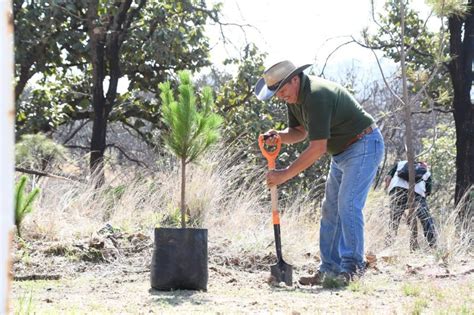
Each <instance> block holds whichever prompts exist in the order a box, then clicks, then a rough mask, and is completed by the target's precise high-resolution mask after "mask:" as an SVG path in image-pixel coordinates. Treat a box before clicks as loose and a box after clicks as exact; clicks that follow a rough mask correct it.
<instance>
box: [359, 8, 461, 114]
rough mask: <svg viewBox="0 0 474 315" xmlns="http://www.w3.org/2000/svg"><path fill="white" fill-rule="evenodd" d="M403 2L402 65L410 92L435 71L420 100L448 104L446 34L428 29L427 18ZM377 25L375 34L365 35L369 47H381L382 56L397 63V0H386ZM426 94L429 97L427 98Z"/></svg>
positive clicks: (422, 84)
mask: <svg viewBox="0 0 474 315" xmlns="http://www.w3.org/2000/svg"><path fill="white" fill-rule="evenodd" d="M404 3H405V36H404V41H405V42H404V43H403V44H404V45H405V47H406V55H405V64H406V66H407V76H408V81H409V86H408V88H409V92H410V93H412V94H413V95H414V94H416V93H417V92H418V91H420V89H421V88H422V87H423V86H424V84H426V83H427V81H428V79H429V78H430V76H431V74H432V73H433V72H434V71H437V74H436V75H435V77H434V78H433V79H432V81H431V83H430V84H429V86H428V87H427V89H426V90H427V92H426V94H423V97H422V99H421V102H422V104H423V105H425V106H426V105H428V103H429V102H428V100H429V99H430V98H431V99H432V100H433V101H434V102H433V103H434V105H435V106H440V107H446V106H450V104H451V101H452V88H451V85H450V82H449V80H448V79H447V76H446V75H447V72H448V68H447V62H448V61H449V58H448V45H449V41H448V34H447V32H444V33H440V32H435V31H431V30H430V29H429V28H428V26H427V23H426V21H424V20H422V19H421V18H420V16H419V14H418V12H417V11H415V10H413V9H411V7H410V1H409V0H404ZM379 21H380V22H379V28H378V29H377V33H376V34H374V35H367V34H366V40H367V43H368V44H369V46H370V47H372V48H374V49H380V50H382V51H383V52H384V54H385V57H387V58H389V59H392V60H393V61H394V62H396V63H399V62H400V45H401V44H402V43H401V39H400V38H401V36H400V35H401V34H400V22H401V17H400V4H399V0H389V1H386V3H385V5H384V10H383V11H382V13H381V14H379ZM426 96H428V97H426Z"/></svg>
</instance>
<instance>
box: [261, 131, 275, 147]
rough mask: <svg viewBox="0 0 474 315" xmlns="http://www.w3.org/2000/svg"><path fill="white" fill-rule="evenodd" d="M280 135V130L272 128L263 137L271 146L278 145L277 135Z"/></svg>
mask: <svg viewBox="0 0 474 315" xmlns="http://www.w3.org/2000/svg"><path fill="white" fill-rule="evenodd" d="M277 135H278V131H276V130H275V129H270V130H268V131H267V132H265V133H264V134H263V139H264V140H265V144H266V145H269V146H275V145H277V140H276V138H277V137H276V136H277Z"/></svg>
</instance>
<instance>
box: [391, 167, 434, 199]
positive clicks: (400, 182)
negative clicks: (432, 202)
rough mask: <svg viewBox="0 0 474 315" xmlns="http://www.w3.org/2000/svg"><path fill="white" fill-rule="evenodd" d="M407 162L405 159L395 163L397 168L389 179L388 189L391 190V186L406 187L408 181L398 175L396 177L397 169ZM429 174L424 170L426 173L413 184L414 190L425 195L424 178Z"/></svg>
mask: <svg viewBox="0 0 474 315" xmlns="http://www.w3.org/2000/svg"><path fill="white" fill-rule="evenodd" d="M405 163H407V161H400V162H398V163H397V170H396V171H395V174H394V175H393V177H392V179H391V180H390V185H389V186H388V191H392V189H393V188H395V187H401V188H405V189H408V186H409V184H408V182H407V181H406V180H404V179H402V178H400V177H398V171H399V170H401V169H402V168H403V166H404V165H405ZM430 176H431V173H430V172H429V171H426V173H425V174H424V175H423V177H422V178H421V179H422V180H420V181H419V182H418V183H416V184H415V192H416V193H417V194H418V195H420V196H422V197H426V194H425V192H426V180H427V179H428V178H429V177H430Z"/></svg>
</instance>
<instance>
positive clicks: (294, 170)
mask: <svg viewBox="0 0 474 315" xmlns="http://www.w3.org/2000/svg"><path fill="white" fill-rule="evenodd" d="M326 150H327V139H322V140H313V141H310V142H309V146H308V147H307V148H306V150H304V151H303V153H301V155H300V156H299V157H298V158H297V159H296V160H295V161H294V162H293V163H292V164H291V165H290V166H289V167H287V168H286V169H282V170H275V171H271V172H268V174H267V183H268V185H269V186H273V185H280V184H282V183H284V182H286V181H288V180H289V179H291V178H293V177H295V176H296V175H298V174H299V173H301V172H302V171H304V170H305V169H307V168H308V167H310V166H311V165H313V164H314V162H316V161H317V160H319V158H320V157H321V156H322V155H323V154H324V153H326Z"/></svg>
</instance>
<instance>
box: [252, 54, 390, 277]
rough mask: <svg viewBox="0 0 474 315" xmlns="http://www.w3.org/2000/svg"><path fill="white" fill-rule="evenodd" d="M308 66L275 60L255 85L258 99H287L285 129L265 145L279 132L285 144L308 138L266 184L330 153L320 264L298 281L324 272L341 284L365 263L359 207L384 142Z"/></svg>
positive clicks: (347, 99) (343, 93) (338, 89)
mask: <svg viewBox="0 0 474 315" xmlns="http://www.w3.org/2000/svg"><path fill="white" fill-rule="evenodd" d="M309 66H310V65H303V66H301V67H298V68H297V67H295V65H294V64H293V63H291V62H290V61H282V62H279V63H277V64H275V65H273V66H271V67H270V68H268V69H267V70H265V72H264V73H263V77H262V78H260V80H259V81H258V82H257V84H256V86H255V94H256V96H257V98H258V99H260V100H268V99H270V98H271V97H272V96H274V95H276V97H277V98H278V99H280V100H282V101H285V102H286V103H287V110H288V128H286V129H285V130H280V131H276V130H270V131H268V132H267V133H266V135H267V136H270V137H267V139H268V140H267V142H266V143H267V145H272V144H274V143H275V139H274V137H271V135H276V134H278V135H279V136H280V137H281V140H282V142H283V143H285V144H292V143H297V142H301V141H303V140H305V139H306V138H308V140H309V144H308V147H307V148H306V150H305V151H304V152H302V153H301V155H300V156H299V157H298V158H297V159H296V160H295V161H294V162H293V163H292V164H291V165H290V166H289V167H287V168H285V169H278V170H274V171H269V172H268V173H267V176H266V179H267V184H268V185H269V186H273V185H280V184H283V183H284V182H286V181H288V180H289V179H291V178H293V177H295V176H296V175H297V174H299V173H300V172H302V171H304V170H305V169H307V168H308V167H310V166H311V165H313V164H314V163H315V162H316V161H317V160H318V159H319V158H320V157H321V156H323V155H324V154H326V153H327V154H330V155H331V167H330V171H329V177H328V180H327V182H326V190H325V199H324V202H323V206H322V210H321V214H322V217H321V227H320V244H319V247H320V253H321V264H320V266H319V270H318V272H316V274H315V275H314V276H312V277H303V278H301V279H300V283H301V284H303V285H314V284H321V283H322V281H323V279H324V277H325V276H326V275H331V276H333V275H336V276H337V277H339V278H341V279H342V280H343V281H344V283H348V282H349V281H350V280H352V279H353V277H354V276H358V275H361V274H362V273H363V272H364V269H365V263H364V217H363V213H362V209H363V208H364V205H365V201H366V199H367V194H368V191H369V189H370V186H371V184H372V181H373V179H374V177H375V174H376V171H377V168H378V165H379V163H380V161H381V159H382V155H383V152H384V142H383V138H382V135H381V133H380V131H379V129H378V128H377V127H376V125H375V124H374V120H373V118H372V117H371V116H370V115H369V114H368V113H367V112H365V111H364V110H363V109H362V107H361V106H360V105H359V104H358V102H357V101H356V100H355V98H354V97H353V96H352V95H350V94H349V92H348V91H347V90H346V89H344V88H343V87H342V86H340V85H338V84H336V83H333V82H330V81H327V80H324V79H322V78H318V77H315V76H310V75H306V74H304V73H303V72H302V71H303V70H304V69H306V68H307V67H309Z"/></svg>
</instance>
